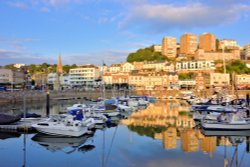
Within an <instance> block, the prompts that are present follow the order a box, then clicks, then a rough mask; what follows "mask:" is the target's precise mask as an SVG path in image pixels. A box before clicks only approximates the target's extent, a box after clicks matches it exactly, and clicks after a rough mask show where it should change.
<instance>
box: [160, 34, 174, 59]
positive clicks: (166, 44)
mask: <svg viewBox="0 0 250 167" xmlns="http://www.w3.org/2000/svg"><path fill="white" fill-rule="evenodd" d="M161 46H162V52H161V54H162V55H163V56H166V57H176V38H175V37H163V39H162V45H161Z"/></svg>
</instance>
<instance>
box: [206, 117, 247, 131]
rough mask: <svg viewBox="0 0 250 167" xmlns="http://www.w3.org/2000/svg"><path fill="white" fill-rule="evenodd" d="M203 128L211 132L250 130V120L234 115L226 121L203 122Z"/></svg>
mask: <svg viewBox="0 0 250 167" xmlns="http://www.w3.org/2000/svg"><path fill="white" fill-rule="evenodd" d="M201 126H202V127H203V128H204V129H211V130H250V120H249V119H246V118H242V117H241V116H239V115H238V114H235V113H232V114H230V116H229V117H227V118H226V119H224V120H220V119H218V120H202V121H201Z"/></svg>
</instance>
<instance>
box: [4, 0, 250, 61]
mask: <svg viewBox="0 0 250 167" xmlns="http://www.w3.org/2000/svg"><path fill="white" fill-rule="evenodd" d="M249 30H250V1H249V0H178V1H177V0H154V1H153V0H0V65H5V64H10V63H24V64H31V63H35V64H39V63H43V62H47V63H50V64H54V63H56V60H57V56H58V54H59V53H61V57H62V63H63V64H86V63H93V64H97V65H98V64H101V63H102V61H104V62H106V64H111V63H120V62H123V61H125V59H126V57H127V54H128V53H129V52H132V51H135V50H137V49H139V48H144V47H147V46H150V45H153V44H160V43H161V39H162V37H163V36H175V37H176V38H177V41H179V37H180V36H181V35H182V34H183V33H185V32H190V33H195V34H197V35H198V34H201V33H203V32H211V33H214V34H215V35H216V36H217V38H218V39H223V38H229V39H235V40H237V41H238V43H239V44H240V45H241V46H243V45H244V44H246V43H249V42H250V31H249Z"/></svg>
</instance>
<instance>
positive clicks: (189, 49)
mask: <svg viewBox="0 0 250 167" xmlns="http://www.w3.org/2000/svg"><path fill="white" fill-rule="evenodd" d="M197 48H198V40H197V36H196V35H194V34H187V33H186V34H184V35H182V36H181V39H180V53H181V54H185V55H192V54H194V53H195V51H196V50H197Z"/></svg>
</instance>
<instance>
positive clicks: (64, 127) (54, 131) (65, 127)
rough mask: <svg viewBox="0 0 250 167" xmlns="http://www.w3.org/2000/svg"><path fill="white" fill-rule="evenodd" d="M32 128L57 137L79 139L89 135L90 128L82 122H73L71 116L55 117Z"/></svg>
mask: <svg viewBox="0 0 250 167" xmlns="http://www.w3.org/2000/svg"><path fill="white" fill-rule="evenodd" d="M32 127H33V128H35V129H36V130H37V131H38V132H40V133H45V134H49V135H56V136H68V137H79V136H82V135H84V134H86V133H88V127H87V126H84V125H83V123H82V121H79V120H73V119H72V116H70V115H69V116H66V115H54V116H51V117H50V118H48V119H47V120H46V121H43V122H39V123H36V124H33V125H32Z"/></svg>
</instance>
